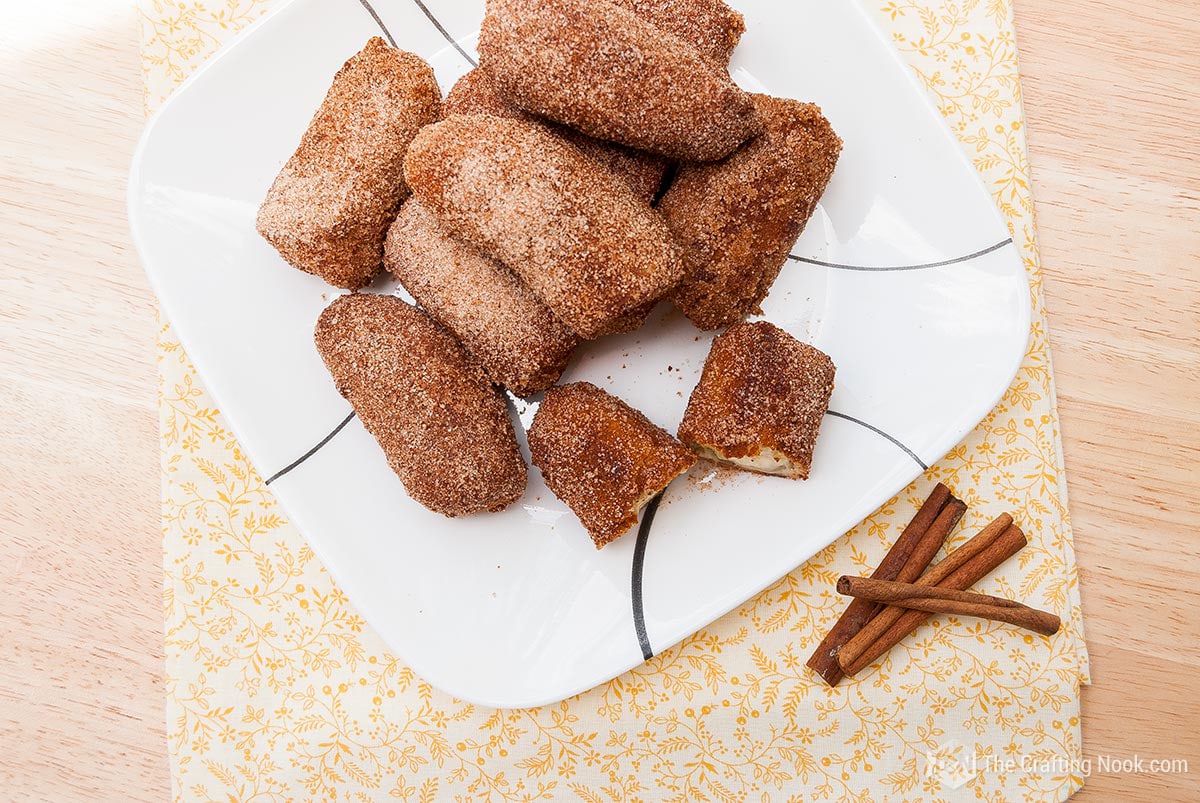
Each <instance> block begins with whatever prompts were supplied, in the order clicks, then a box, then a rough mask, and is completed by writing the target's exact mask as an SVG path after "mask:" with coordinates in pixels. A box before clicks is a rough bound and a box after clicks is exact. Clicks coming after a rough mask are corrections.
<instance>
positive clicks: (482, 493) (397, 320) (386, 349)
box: [316, 293, 526, 516]
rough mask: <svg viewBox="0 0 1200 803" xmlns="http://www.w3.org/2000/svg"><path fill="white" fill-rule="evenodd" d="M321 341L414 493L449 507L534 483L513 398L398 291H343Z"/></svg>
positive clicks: (462, 509)
mask: <svg viewBox="0 0 1200 803" xmlns="http://www.w3.org/2000/svg"><path fill="white" fill-rule="evenodd" d="M316 343H317V350H318V351H319V352H320V354H321V357H322V359H324V360H325V365H326V366H327V367H328V368H329V372H330V373H331V374H332V375H333V380H334V382H335V383H336V384H337V388H338V391H339V392H340V393H341V394H342V395H343V396H345V397H346V398H347V399H348V400H349V401H350V404H351V406H353V407H354V412H356V413H357V414H358V417H359V420H361V421H362V423H363V426H365V427H366V428H367V431H368V432H370V433H371V434H372V435H374V436H375V440H377V441H378V442H379V445H380V447H381V448H382V449H383V453H384V455H386V456H387V461H388V464H389V465H390V466H391V467H392V469H393V470H394V471H395V472H396V473H397V474H398V475H399V476H400V481H401V482H403V483H404V487H405V489H406V490H407V491H408V493H409V495H410V496H412V498H413V499H415V500H416V501H417V502H420V503H421V504H422V505H424V506H425V507H427V508H429V509H430V510H433V511H435V512H437V513H441V514H442V515H444V516H465V515H467V514H469V513H476V512H479V511H484V510H491V511H496V510H502V509H503V508H505V507H507V506H508V505H509V504H511V503H512V502H513V501H514V500H516V499H518V498H519V497H520V496H521V494H523V493H524V492H525V482H526V474H525V462H524V460H522V458H521V452H520V451H519V449H518V448H517V439H516V436H515V434H514V433H513V426H512V421H511V420H510V419H509V415H508V409H507V408H506V407H505V405H504V400H503V398H502V397H501V395H500V391H498V390H497V389H496V388H495V387H494V386H493V385H492V383H491V382H490V381H488V378H487V375H486V374H485V373H484V371H483V367H482V366H481V365H480V364H479V361H478V360H476V359H475V358H474V357H472V356H471V355H470V354H468V353H467V352H466V350H465V349H463V347H462V346H461V345H459V343H458V341H457V340H455V339H454V337H453V336H452V335H451V334H450V333H449V332H447V331H446V330H445V328H443V327H442V325H441V324H439V323H438V322H437V321H435V320H434V319H433V318H431V317H429V315H427V314H426V313H424V312H422V311H421V310H419V309H417V308H416V307H414V306H411V305H409V304H405V303H404V302H403V301H401V300H400V299H398V298H396V297H395V296H382V295H374V294H370V293H355V294H352V295H346V296H341V297H340V298H338V299H337V300H336V301H334V302H333V303H332V304H330V305H329V306H328V307H326V308H325V311H324V312H322V313H321V317H320V319H319V320H318V321H317V330H316Z"/></svg>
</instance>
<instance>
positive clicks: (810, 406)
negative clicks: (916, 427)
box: [679, 321, 834, 479]
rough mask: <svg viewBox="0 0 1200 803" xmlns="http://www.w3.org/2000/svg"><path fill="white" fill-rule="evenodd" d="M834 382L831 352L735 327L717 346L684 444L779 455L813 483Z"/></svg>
mask: <svg viewBox="0 0 1200 803" xmlns="http://www.w3.org/2000/svg"><path fill="white" fill-rule="evenodd" d="M833 377H834V366H833V361H832V360H831V359H829V357H828V356H827V355H826V354H824V353H823V352H821V351H820V350H818V349H816V348H813V347H812V346H810V345H808V344H806V343H801V342H800V341H798V340H796V338H794V337H792V336H791V335H789V334H788V333H787V332H785V331H783V330H782V329H780V328H779V327H777V326H775V325H774V324H770V323H767V322H766V321H757V322H755V323H745V322H743V323H737V324H734V325H733V326H731V327H729V329H728V330H726V331H725V332H724V333H722V334H721V335H719V336H718V337H717V338H716V339H714V340H713V344H712V350H711V351H710V352H709V353H708V359H707V360H705V362H704V372H703V373H702V374H701V376H700V382H699V384H697V385H696V388H695V389H694V390H693V391H692V395H691V398H690V399H688V406H687V411H686V412H685V413H684V415H683V422H682V423H681V424H680V425H679V438H680V440H682V441H683V442H684V443H686V444H688V446H689V447H691V448H693V449H699V448H702V447H706V448H707V449H708V450H711V452H713V453H715V455H716V456H719V457H725V458H746V457H754V456H756V455H759V454H760V453H765V454H770V452H771V450H773V451H774V452H777V453H779V454H780V455H782V456H783V457H784V458H786V461H787V463H788V464H789V466H788V471H787V473H788V475H790V476H791V477H792V478H793V479H807V478H808V471H809V468H810V467H811V466H812V456H813V447H814V445H815V444H816V440H817V432H818V431H819V430H820V427H821V420H822V418H823V417H824V415H825V411H826V410H827V409H828V408H829V397H830V395H831V394H832V393H833Z"/></svg>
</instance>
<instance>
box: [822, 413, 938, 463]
mask: <svg viewBox="0 0 1200 803" xmlns="http://www.w3.org/2000/svg"><path fill="white" fill-rule="evenodd" d="M826 415H831V416H833V417H834V418H840V419H842V420H843V421H851V422H853V423H855V424H858V425H859V426H860V427H866V428H867V429H869V430H871V431H872V432H874V433H875V434H876V435H879V436H881V437H884V438H887V439H888V440H889V441H891V442H892V443H893V444H895V445H896V446H898V447H900V449H901V451H903V452H904V453H905V454H906V455H908V456H909V457H911V458H912V459H913V461H914V462H916V464H917V465H918V466H920V467H921V470H922V471H928V470H929V466H927V465H925V461H924V460H922V459H921V458H919V457H917V453H916V452H914V451H913V450H912V449H909V448H908V447H907V446H905V445H904V444H903V443H901V442H900V441H899V440H897V439H896V438H893V437H892V436H891V435H889V434H887V433H886V432H884V431H883V430H882V429H880V428H879V427H874V426H871V425H870V424H868V423H867V422H866V421H862V420H860V419H857V418H855V417H854V416H852V415H846V414H845V413H839V412H835V411H834V410H828V411H826Z"/></svg>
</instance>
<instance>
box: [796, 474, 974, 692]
mask: <svg viewBox="0 0 1200 803" xmlns="http://www.w3.org/2000/svg"><path fill="white" fill-rule="evenodd" d="M952 501H953V502H955V503H956V506H955V507H954V510H956V511H957V514H956V515H951V516H950V517H949V518H947V519H945V520H941V516H942V513H943V511H945V510H946V508H947V506H948V505H949V504H950V503H951V502H952ZM965 511H966V505H964V504H963V503H962V502H961V501H959V500H957V499H955V498H954V497H953V496H952V495H951V494H950V489H949V488H947V487H946V486H945V485H943V484H942V483H940V482H939V483H938V484H937V485H935V486H934V487H933V490H932V491H930V493H929V498H928V499H926V500H925V503H924V504H922V505H921V507H920V509H919V510H917V512H916V514H915V515H914V516H913V518H912V521H910V522H909V523H908V526H907V527H905V528H904V530H903V532H901V533H900V537H899V538H897V539H896V542H895V543H894V544H892V548H891V549H889V550H888V553H887V555H885V556H884V558H883V560H881V561H880V562H879V566H878V567H877V568H876V569H875V571H874V572H873V573H872V574H871V577H873V578H876V579H879V580H894V579H897V578H899V577H900V576H901V572H903V571H905V569H906V567H909V566H910V565H911V566H912V567H914V568H915V572H916V574H915V575H912V574H911V572H912V571H913V570H914V569H909V571H908V572H907V573H906V574H908V575H911V576H909V577H908V578H907V579H913V578H914V577H916V576H918V575H920V574H921V572H922V571H924V570H925V567H926V566H928V565H929V561H930V560H932V559H933V556H934V555H935V554H937V551H938V549H940V548H941V545H942V543H943V542H944V541H945V540H946V536H948V535H949V534H950V531H951V530H952V529H954V525H955V524H957V523H958V520H959V518H961V517H962V514H963V512H965ZM935 524H936V525H937V527H936V529H935V526H934V525H935ZM934 541H936V543H937V546H934V547H933V549H932V552H930V551H929V545H930V544H931V543H932V542H934ZM926 553H928V557H923V556H924V555H925V554H926ZM910 559H911V560H910ZM921 560H924V562H923V563H921V562H920V561H921ZM880 609H881V606H880V605H878V604H876V603H873V602H868V601H866V600H857V599H856V600H852V601H851V602H850V605H849V606H847V608H846V610H845V611H844V612H843V613H842V615H841V617H839V618H838V620H837V622H835V623H834V625H833V628H832V629H830V631H829V633H828V634H827V635H826V636H825V638H824V639H822V641H821V643H820V644H819V645H817V649H816V650H815V651H814V652H813V654H812V656H811V657H810V658H809V659H808V666H809V668H811V669H812V670H813V671H814V672H816V673H817V674H818V675H820V676H821V677H822V678H823V679H824V680H825V682H826V683H828V684H829V685H830V686H836V685H837V684H838V682H839V681H840V680H841V679H842V677H843V674H842V669H841V666H839V665H838V661H837V653H838V650H839V649H840V648H841V646H842V645H843V644H845V643H846V642H847V641H849V640H850V639H851V638H852V637H853V636H854V634H855V633H857V632H858V631H859V630H861V629H862V627H863V625H865V624H866V623H867V622H868V621H870V620H871V618H872V617H873V616H874V615H875V614H876V613H877V612H878V611H879V610H880Z"/></svg>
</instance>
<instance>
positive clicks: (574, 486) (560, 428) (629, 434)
mask: <svg viewBox="0 0 1200 803" xmlns="http://www.w3.org/2000/svg"><path fill="white" fill-rule="evenodd" d="M529 451H530V454H531V455H532V457H533V464H534V465H535V466H537V467H538V468H539V469H541V472H542V477H543V479H545V481H546V486H547V487H548V488H549V489H550V490H551V491H553V492H554V495H555V496H557V497H558V498H559V499H561V500H562V501H564V502H566V504H567V506H568V507H570V508H571V510H572V511H574V513H575V515H576V516H578V517H579V520H580V522H582V523H583V526H584V527H585V528H587V531H588V533H589V534H591V536H592V541H593V542H594V543H595V544H596V548H597V549H599V548H600V547H602V546H604V545H605V544H607V543H609V542H611V541H612V540H613V539H615V538H617V537H618V536H620V535H622V534H624V533H625V532H626V531H627V530H629V528H630V527H632V526H633V525H634V524H636V523H637V516H638V511H639V510H640V509H641V507H642V505H644V504H645V503H646V502H648V501H649V500H650V498H651V497H653V496H654V495H655V494H657V493H658V492H659V491H661V490H662V489H663V488H666V487H667V485H669V484H670V482H671V480H673V479H675V478H676V477H678V476H679V475H680V474H682V473H684V472H685V471H687V470H688V469H689V468H691V466H692V464H694V463H695V462H696V457H695V455H693V454H692V453H691V452H689V451H688V450H687V449H686V448H684V446H683V444H681V443H680V442H679V441H677V440H675V439H674V438H672V437H671V435H670V434H669V433H667V432H666V431H665V430H663V429H661V428H660V427H657V426H655V425H654V424H653V423H651V421H650V420H649V419H648V418H646V416H644V415H642V414H641V413H640V412H638V411H637V410H635V409H633V408H632V407H630V406H629V405H628V404H626V403H625V402H623V401H621V400H620V399H618V398H617V397H616V396H613V395H611V394H608V393H605V392H604V391H603V390H601V389H600V388H598V387H596V386H595V385H592V384H590V383H588V382H576V383H574V384H570V385H563V386H561V387H554V388H550V390H548V391H546V396H545V398H544V399H543V400H542V403H541V406H540V407H538V411H537V414H536V415H534V418H533V426H531V427H530V428H529Z"/></svg>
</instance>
